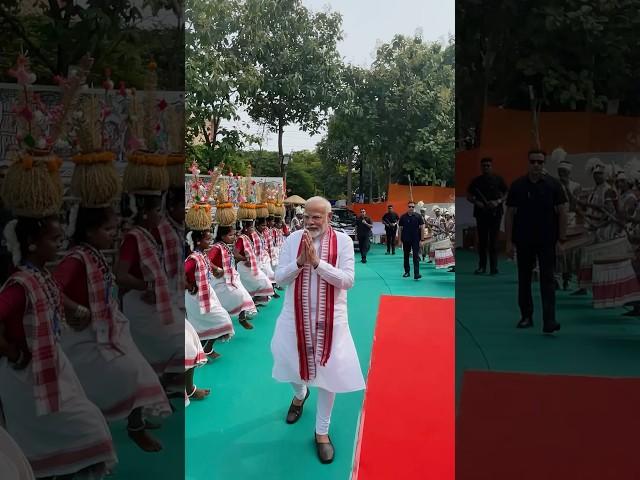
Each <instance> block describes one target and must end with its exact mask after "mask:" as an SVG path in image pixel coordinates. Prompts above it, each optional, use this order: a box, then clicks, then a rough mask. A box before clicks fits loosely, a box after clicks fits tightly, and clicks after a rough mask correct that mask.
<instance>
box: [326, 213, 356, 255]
mask: <svg viewBox="0 0 640 480" xmlns="http://www.w3.org/2000/svg"><path fill="white" fill-rule="evenodd" d="M331 211H332V212H333V215H332V217H331V227H332V228H333V229H334V230H336V231H338V232H343V233H346V234H347V235H349V237H351V240H353V246H354V248H355V250H356V251H359V248H358V236H357V235H356V214H355V213H353V212H352V211H351V210H349V209H348V208H344V207H334V208H332V209H331Z"/></svg>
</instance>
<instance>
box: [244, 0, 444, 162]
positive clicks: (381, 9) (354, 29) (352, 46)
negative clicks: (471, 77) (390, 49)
mask: <svg viewBox="0 0 640 480" xmlns="http://www.w3.org/2000/svg"><path fill="white" fill-rule="evenodd" d="M302 3H303V4H304V5H305V6H306V7H307V8H309V9H310V10H312V11H314V12H317V11H322V10H324V9H325V8H326V7H329V8H330V9H331V10H332V11H337V12H340V13H341V14H342V29H343V36H344V39H343V40H342V41H341V42H340V43H339V44H338V51H339V52H340V54H341V55H342V57H343V59H344V61H345V62H346V63H352V64H355V65H358V66H362V67H367V66H370V65H371V63H372V62H373V60H374V58H375V50H376V46H377V45H378V44H379V43H386V42H388V41H390V40H391V39H392V38H393V36H394V35H396V34H404V35H414V34H415V33H417V32H421V33H422V36H423V38H424V39H425V40H428V41H442V42H446V40H447V39H448V37H449V35H453V34H454V32H455V1H454V0H391V1H389V0H387V1H380V0H332V1H327V0H302ZM241 117H242V120H243V121H244V122H246V121H249V117H248V115H246V114H244V113H242V114H241ZM249 129H250V131H251V133H253V134H256V135H262V133H263V127H262V126H261V125H257V124H254V123H251V124H250V127H249ZM265 135H266V139H265V143H264V145H263V148H264V149H265V150H271V151H277V150H278V136H277V135H276V134H273V133H267V132H266V131H265ZM321 138H322V133H321V134H319V135H316V136H315V137H311V136H309V135H308V134H307V133H305V132H303V131H301V130H300V129H299V127H298V126H297V125H289V126H287V127H285V130H284V136H283V141H282V143H283V149H284V152H285V153H288V152H293V151H297V150H313V149H314V148H315V145H316V143H317V142H318V141H320V139H321Z"/></svg>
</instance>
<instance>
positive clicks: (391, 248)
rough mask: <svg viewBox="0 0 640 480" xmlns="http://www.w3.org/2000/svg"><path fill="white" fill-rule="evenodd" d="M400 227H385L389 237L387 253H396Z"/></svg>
mask: <svg viewBox="0 0 640 480" xmlns="http://www.w3.org/2000/svg"><path fill="white" fill-rule="evenodd" d="M397 231H398V227H384V232H385V235H386V237H387V253H388V252H395V251H396V232H397Z"/></svg>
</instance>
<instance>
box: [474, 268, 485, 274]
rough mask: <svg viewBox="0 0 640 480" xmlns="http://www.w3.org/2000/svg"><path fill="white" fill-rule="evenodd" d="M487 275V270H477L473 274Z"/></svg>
mask: <svg viewBox="0 0 640 480" xmlns="http://www.w3.org/2000/svg"><path fill="white" fill-rule="evenodd" d="M485 273H487V270H486V269H485V268H477V269H476V270H475V271H474V272H473V274H474V275H484V274H485Z"/></svg>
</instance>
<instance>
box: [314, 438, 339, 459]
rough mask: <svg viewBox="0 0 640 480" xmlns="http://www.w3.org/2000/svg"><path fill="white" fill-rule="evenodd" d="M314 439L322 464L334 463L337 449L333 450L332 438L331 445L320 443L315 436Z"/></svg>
mask: <svg viewBox="0 0 640 480" xmlns="http://www.w3.org/2000/svg"><path fill="white" fill-rule="evenodd" d="M313 439H314V440H315V442H316V452H317V453H318V459H319V460H320V463H324V464H327V463H331V462H333V458H334V457H335V449H334V448H333V443H331V437H329V443H319V442H318V439H317V438H316V436H315V435H314V437H313Z"/></svg>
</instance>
